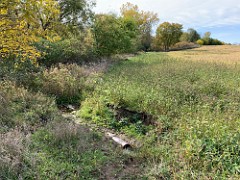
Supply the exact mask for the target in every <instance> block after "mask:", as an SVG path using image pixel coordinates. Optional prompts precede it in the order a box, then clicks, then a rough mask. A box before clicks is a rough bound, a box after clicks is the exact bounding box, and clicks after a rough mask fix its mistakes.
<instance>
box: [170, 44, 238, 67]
mask: <svg viewBox="0 0 240 180" xmlns="http://www.w3.org/2000/svg"><path fill="white" fill-rule="evenodd" d="M168 54H169V56H171V57H176V58H181V59H187V60H197V61H207V62H220V63H227V64H233V65H235V64H240V46H233V45H232V46H230V45H224V46H202V47H200V48H196V49H191V50H185V51H173V52H169V53H168Z"/></svg>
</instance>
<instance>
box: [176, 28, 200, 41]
mask: <svg viewBox="0 0 240 180" xmlns="http://www.w3.org/2000/svg"><path fill="white" fill-rule="evenodd" d="M200 38H201V37H200V35H199V33H198V32H197V31H196V30H195V29H193V28H189V29H188V30H187V32H184V33H183V34H182V35H181V37H180V41H187V42H196V41H197V40H198V39H200Z"/></svg>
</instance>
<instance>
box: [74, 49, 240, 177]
mask: <svg viewBox="0 0 240 180" xmlns="http://www.w3.org/2000/svg"><path fill="white" fill-rule="evenodd" d="M239 58H240V47H237V46H217V47H216V46H208V47H201V48H198V49H193V50H187V51H178V52H170V53H146V54H142V55H139V56H137V57H133V58H130V59H129V60H127V61H122V62H119V63H118V64H116V65H115V66H113V67H112V68H111V69H110V70H109V71H108V72H107V73H106V74H104V75H103V77H100V78H98V79H97V80H96V82H97V85H96V88H95V90H94V92H93V94H91V96H89V97H88V98H87V99H86V100H85V101H84V102H83V103H82V106H81V110H80V111H79V113H78V114H79V116H81V117H82V118H85V119H86V120H88V121H89V122H93V123H96V124H98V125H100V126H107V127H109V128H112V129H115V130H116V131H117V132H124V133H125V134H127V135H128V136H131V137H133V138H136V139H138V140H139V141H140V142H141V143H140V145H139V144H136V147H137V148H136V152H135V153H136V154H135V159H137V160H138V161H139V164H142V165H143V167H145V168H144V170H143V171H142V172H143V174H144V176H145V177H148V178H149V177H150V178H152V179H154V178H155V179H228V178H230V179H239V177H240V73H239V72H240V65H239V62H240V61H239V60H240V59H239ZM216 62H220V63H216ZM225 63H227V64H225ZM229 64H234V66H229Z"/></svg>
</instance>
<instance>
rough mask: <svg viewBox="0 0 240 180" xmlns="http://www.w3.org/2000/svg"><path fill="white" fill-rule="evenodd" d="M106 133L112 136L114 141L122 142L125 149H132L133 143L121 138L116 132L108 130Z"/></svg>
mask: <svg viewBox="0 0 240 180" xmlns="http://www.w3.org/2000/svg"><path fill="white" fill-rule="evenodd" d="M106 135H107V136H108V137H110V138H112V140H113V141H114V142H116V143H118V144H120V145H121V147H122V148H123V149H130V148H131V145H130V144H129V143H128V142H126V141H124V140H122V139H121V138H119V137H117V136H116V135H115V134H112V133H109V132H108V133H106Z"/></svg>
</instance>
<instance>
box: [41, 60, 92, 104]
mask: <svg viewBox="0 0 240 180" xmlns="http://www.w3.org/2000/svg"><path fill="white" fill-rule="evenodd" d="M86 77H87V74H86V73H85V70H84V69H83V68H82V67H80V66H78V65H76V64H69V65H63V64H59V65H58V66H56V67H51V68H50V69H49V70H45V71H44V72H43V84H42V88H41V91H42V92H43V93H45V94H48V95H52V96H54V97H56V101H57V104H58V105H62V104H79V102H80V99H81V97H82V91H83V89H84V87H85V81H86Z"/></svg>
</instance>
